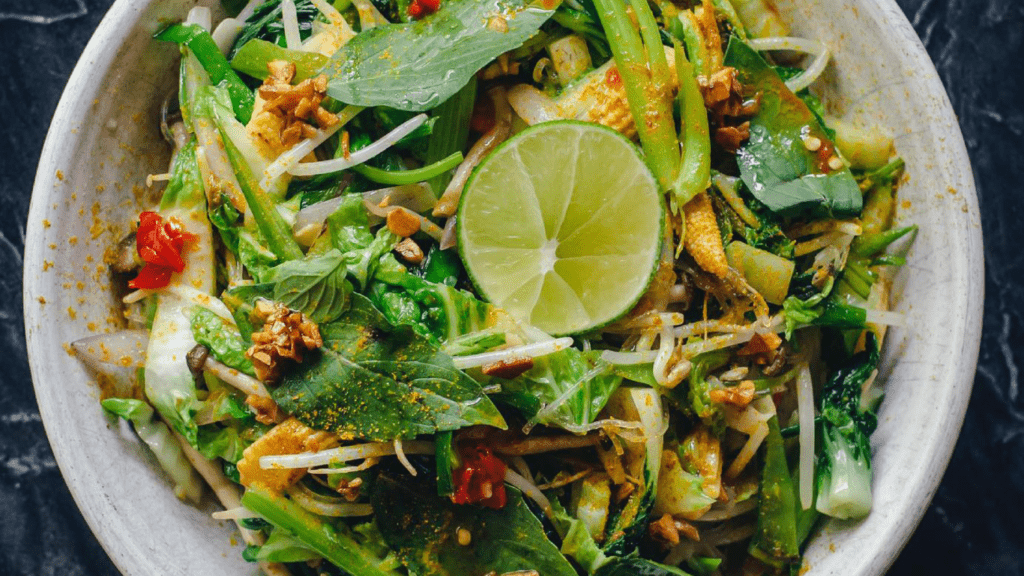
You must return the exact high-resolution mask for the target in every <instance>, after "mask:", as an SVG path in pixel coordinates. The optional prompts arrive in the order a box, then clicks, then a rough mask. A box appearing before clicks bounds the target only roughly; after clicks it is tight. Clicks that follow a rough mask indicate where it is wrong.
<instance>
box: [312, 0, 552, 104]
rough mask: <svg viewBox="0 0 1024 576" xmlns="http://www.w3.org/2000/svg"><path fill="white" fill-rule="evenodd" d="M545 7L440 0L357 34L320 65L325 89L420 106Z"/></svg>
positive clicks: (530, 27)
mask: <svg viewBox="0 0 1024 576" xmlns="http://www.w3.org/2000/svg"><path fill="white" fill-rule="evenodd" d="M553 13H554V10H551V9H545V8H544V7H543V6H542V5H541V4H539V3H537V2H533V1H527V0H445V1H444V2H442V3H441V9H440V10H439V11H438V12H437V13H435V14H432V15H430V16H427V17H425V18H423V19H421V20H418V21H416V22H409V23H404V24H386V25H383V26H377V27H376V28H373V29H370V30H366V31H363V32H361V33H359V34H358V35H357V36H356V37H355V38H353V39H352V40H351V41H349V43H348V44H346V45H345V46H344V47H342V48H341V49H340V50H338V51H337V52H336V53H335V54H334V56H332V57H331V61H330V62H329V63H328V64H327V66H325V67H324V73H326V74H327V75H328V77H329V78H330V81H329V84H328V87H327V94H328V95H329V96H331V97H332V98H334V99H336V100H340V101H342V102H345V103H347V104H356V105H360V106H390V107H392V108H398V109H400V110H408V111H421V110H428V109H430V108H433V107H435V106H437V105H438V104H440V103H442V102H444V101H445V100H447V99H448V98H450V97H451V96H452V95H453V94H455V93H456V92H458V91H459V90H460V89H461V88H462V87H463V86H465V85H466V83H467V82H469V81H470V79H471V78H472V77H473V75H474V74H476V73H477V71H479V70H480V69H481V68H483V67H484V66H485V65H486V64H487V63H488V62H490V61H491V60H493V59H495V58H497V57H498V56H499V55H500V54H502V53H504V52H507V51H508V50H511V49H513V48H516V47H518V46H519V45H520V44H522V43H523V41H525V40H526V39H527V38H529V37H530V36H532V35H533V34H534V33H535V32H536V31H537V30H538V29H539V28H540V26H541V25H542V24H543V23H544V22H546V21H547V20H548V18H550V17H551V15H552V14H553Z"/></svg>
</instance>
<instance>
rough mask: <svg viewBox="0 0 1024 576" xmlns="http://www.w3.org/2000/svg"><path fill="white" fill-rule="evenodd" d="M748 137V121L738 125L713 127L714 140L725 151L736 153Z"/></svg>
mask: <svg viewBox="0 0 1024 576" xmlns="http://www.w3.org/2000/svg"><path fill="white" fill-rule="evenodd" d="M749 139H750V121H749V120H748V121H746V122H744V123H743V124H740V125H739V126H722V127H720V128H717V129H715V142H717V143H718V145H719V146H721V147H722V148H724V149H725V150H726V151H727V152H732V153H734V154H735V153H736V151H737V150H739V149H740V146H742V145H743V143H744V142H746V141H747V140H749Z"/></svg>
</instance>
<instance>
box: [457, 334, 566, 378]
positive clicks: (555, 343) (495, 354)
mask: <svg viewBox="0 0 1024 576" xmlns="http://www.w3.org/2000/svg"><path fill="white" fill-rule="evenodd" d="M570 346H572V338H568V337H566V338H555V339H553V340H547V341H545V342H534V343H532V344H523V345H522V346H513V347H511V348H505V349H502V350H493V351H491V352H483V353H481V354H472V355H470V356H456V357H454V358H452V361H453V362H454V363H455V367H456V368H458V369H459V370H465V369H467V368H476V367H477V366H483V365H485V364H492V363H494V362H501V361H502V360H505V361H508V360H513V359H518V358H539V357H541V356H547V355H548V354H554V353H555V352H559V351H561V350H565V349H566V348H568V347H570Z"/></svg>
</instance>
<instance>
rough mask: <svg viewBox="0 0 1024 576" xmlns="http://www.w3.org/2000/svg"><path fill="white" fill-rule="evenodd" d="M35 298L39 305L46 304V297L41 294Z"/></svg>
mask: <svg viewBox="0 0 1024 576" xmlns="http://www.w3.org/2000/svg"><path fill="white" fill-rule="evenodd" d="M36 300H39V303H40V304H41V305H43V306H45V305H46V298H43V297H42V296H40V297H39V298H36Z"/></svg>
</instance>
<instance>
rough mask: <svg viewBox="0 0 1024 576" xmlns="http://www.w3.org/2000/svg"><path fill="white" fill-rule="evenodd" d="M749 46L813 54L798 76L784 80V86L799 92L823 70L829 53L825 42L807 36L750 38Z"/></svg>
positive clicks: (758, 48)
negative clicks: (808, 64) (809, 63)
mask: <svg viewBox="0 0 1024 576" xmlns="http://www.w3.org/2000/svg"><path fill="white" fill-rule="evenodd" d="M749 42H750V47H751V48H753V49H754V50H759V51H766V50H786V51H790V52H802V53H804V54H811V55H813V56H814V61H813V62H811V65H810V66H808V67H807V69H806V70H804V71H803V73H801V74H800V75H799V76H797V77H795V78H790V79H789V80H786V87H788V88H789V89H790V90H792V91H793V92H799V91H800V90H803V89H804V88H807V87H808V86H810V85H811V84H813V83H814V81H815V80H817V79H818V77H819V76H821V73H822V72H824V71H825V66H827V65H828V61H829V58H830V57H831V53H829V50H828V47H827V46H825V44H823V43H821V42H818V41H816V40H808V39H807V38H794V37H791V36H781V37H772V38H751V39H750V40H749Z"/></svg>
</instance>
